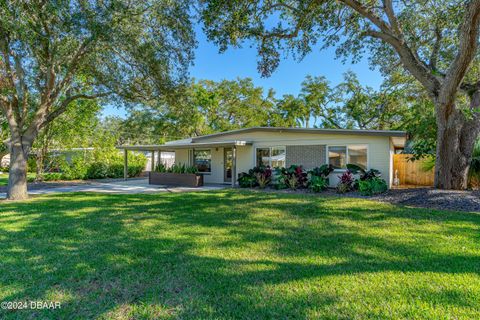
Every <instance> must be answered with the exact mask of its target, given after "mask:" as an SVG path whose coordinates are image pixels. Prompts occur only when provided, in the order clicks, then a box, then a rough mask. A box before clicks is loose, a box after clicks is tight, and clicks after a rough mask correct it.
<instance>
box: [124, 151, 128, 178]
mask: <svg viewBox="0 0 480 320" xmlns="http://www.w3.org/2000/svg"><path fill="white" fill-rule="evenodd" d="M127 178H128V151H127V149H123V180H127Z"/></svg>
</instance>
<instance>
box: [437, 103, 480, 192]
mask: <svg viewBox="0 0 480 320" xmlns="http://www.w3.org/2000/svg"><path fill="white" fill-rule="evenodd" d="M436 108H437V152H436V161H435V187H436V188H438V189H455V190H464V189H467V187H468V171H469V169H470V163H471V161H472V153H473V148H474V145H475V141H476V140H477V137H478V134H479V132H480V123H479V121H478V120H477V119H476V118H475V117H474V119H468V118H467V117H466V116H465V115H464V114H463V112H462V111H459V110H458V109H457V108H455V106H450V107H448V106H442V105H436Z"/></svg>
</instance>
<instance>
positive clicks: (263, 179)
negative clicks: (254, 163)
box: [249, 166, 272, 189]
mask: <svg viewBox="0 0 480 320" xmlns="http://www.w3.org/2000/svg"><path fill="white" fill-rule="evenodd" d="M249 174H250V175H251V176H253V177H255V179H256V182H257V185H258V187H259V188H260V189H264V188H265V187H266V186H267V185H268V184H269V183H270V182H271V181H272V169H270V167H265V166H259V167H254V168H253V169H251V170H249Z"/></svg>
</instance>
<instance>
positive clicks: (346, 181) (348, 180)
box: [337, 170, 355, 193]
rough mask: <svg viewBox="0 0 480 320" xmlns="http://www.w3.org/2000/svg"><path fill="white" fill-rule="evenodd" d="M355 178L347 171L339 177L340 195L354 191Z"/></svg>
mask: <svg viewBox="0 0 480 320" xmlns="http://www.w3.org/2000/svg"><path fill="white" fill-rule="evenodd" d="M354 183H355V178H354V177H353V174H352V172H351V171H350V170H347V171H345V172H344V173H343V174H342V175H341V176H339V181H338V184H337V192H338V193H346V192H349V191H351V190H353V189H354Z"/></svg>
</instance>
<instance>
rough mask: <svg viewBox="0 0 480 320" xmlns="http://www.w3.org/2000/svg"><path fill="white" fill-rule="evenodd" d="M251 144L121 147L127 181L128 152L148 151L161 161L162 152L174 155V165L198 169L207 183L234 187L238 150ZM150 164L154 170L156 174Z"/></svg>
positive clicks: (188, 143) (236, 142) (177, 143)
mask: <svg viewBox="0 0 480 320" xmlns="http://www.w3.org/2000/svg"><path fill="white" fill-rule="evenodd" d="M246 145H251V143H249V142H247V141H222V142H210V143H191V142H190V141H188V142H187V141H186V142H185V143H181V142H180V141H179V142H175V143H167V144H163V145H137V146H119V147H118V148H119V149H120V150H123V153H124V178H125V179H126V178H127V174H128V172H127V167H128V151H144V152H145V151H147V152H148V151H149V152H151V157H152V159H155V157H157V159H158V160H159V159H160V154H161V152H162V151H168V152H175V162H176V163H177V164H186V165H189V166H196V167H197V168H198V169H199V171H200V172H199V173H200V174H202V175H204V179H205V180H206V181H207V183H228V184H231V185H232V186H235V185H236V183H237V159H238V148H239V147H242V146H246ZM154 163H155V161H152V162H151V168H150V170H151V171H154V170H155V168H154Z"/></svg>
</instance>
